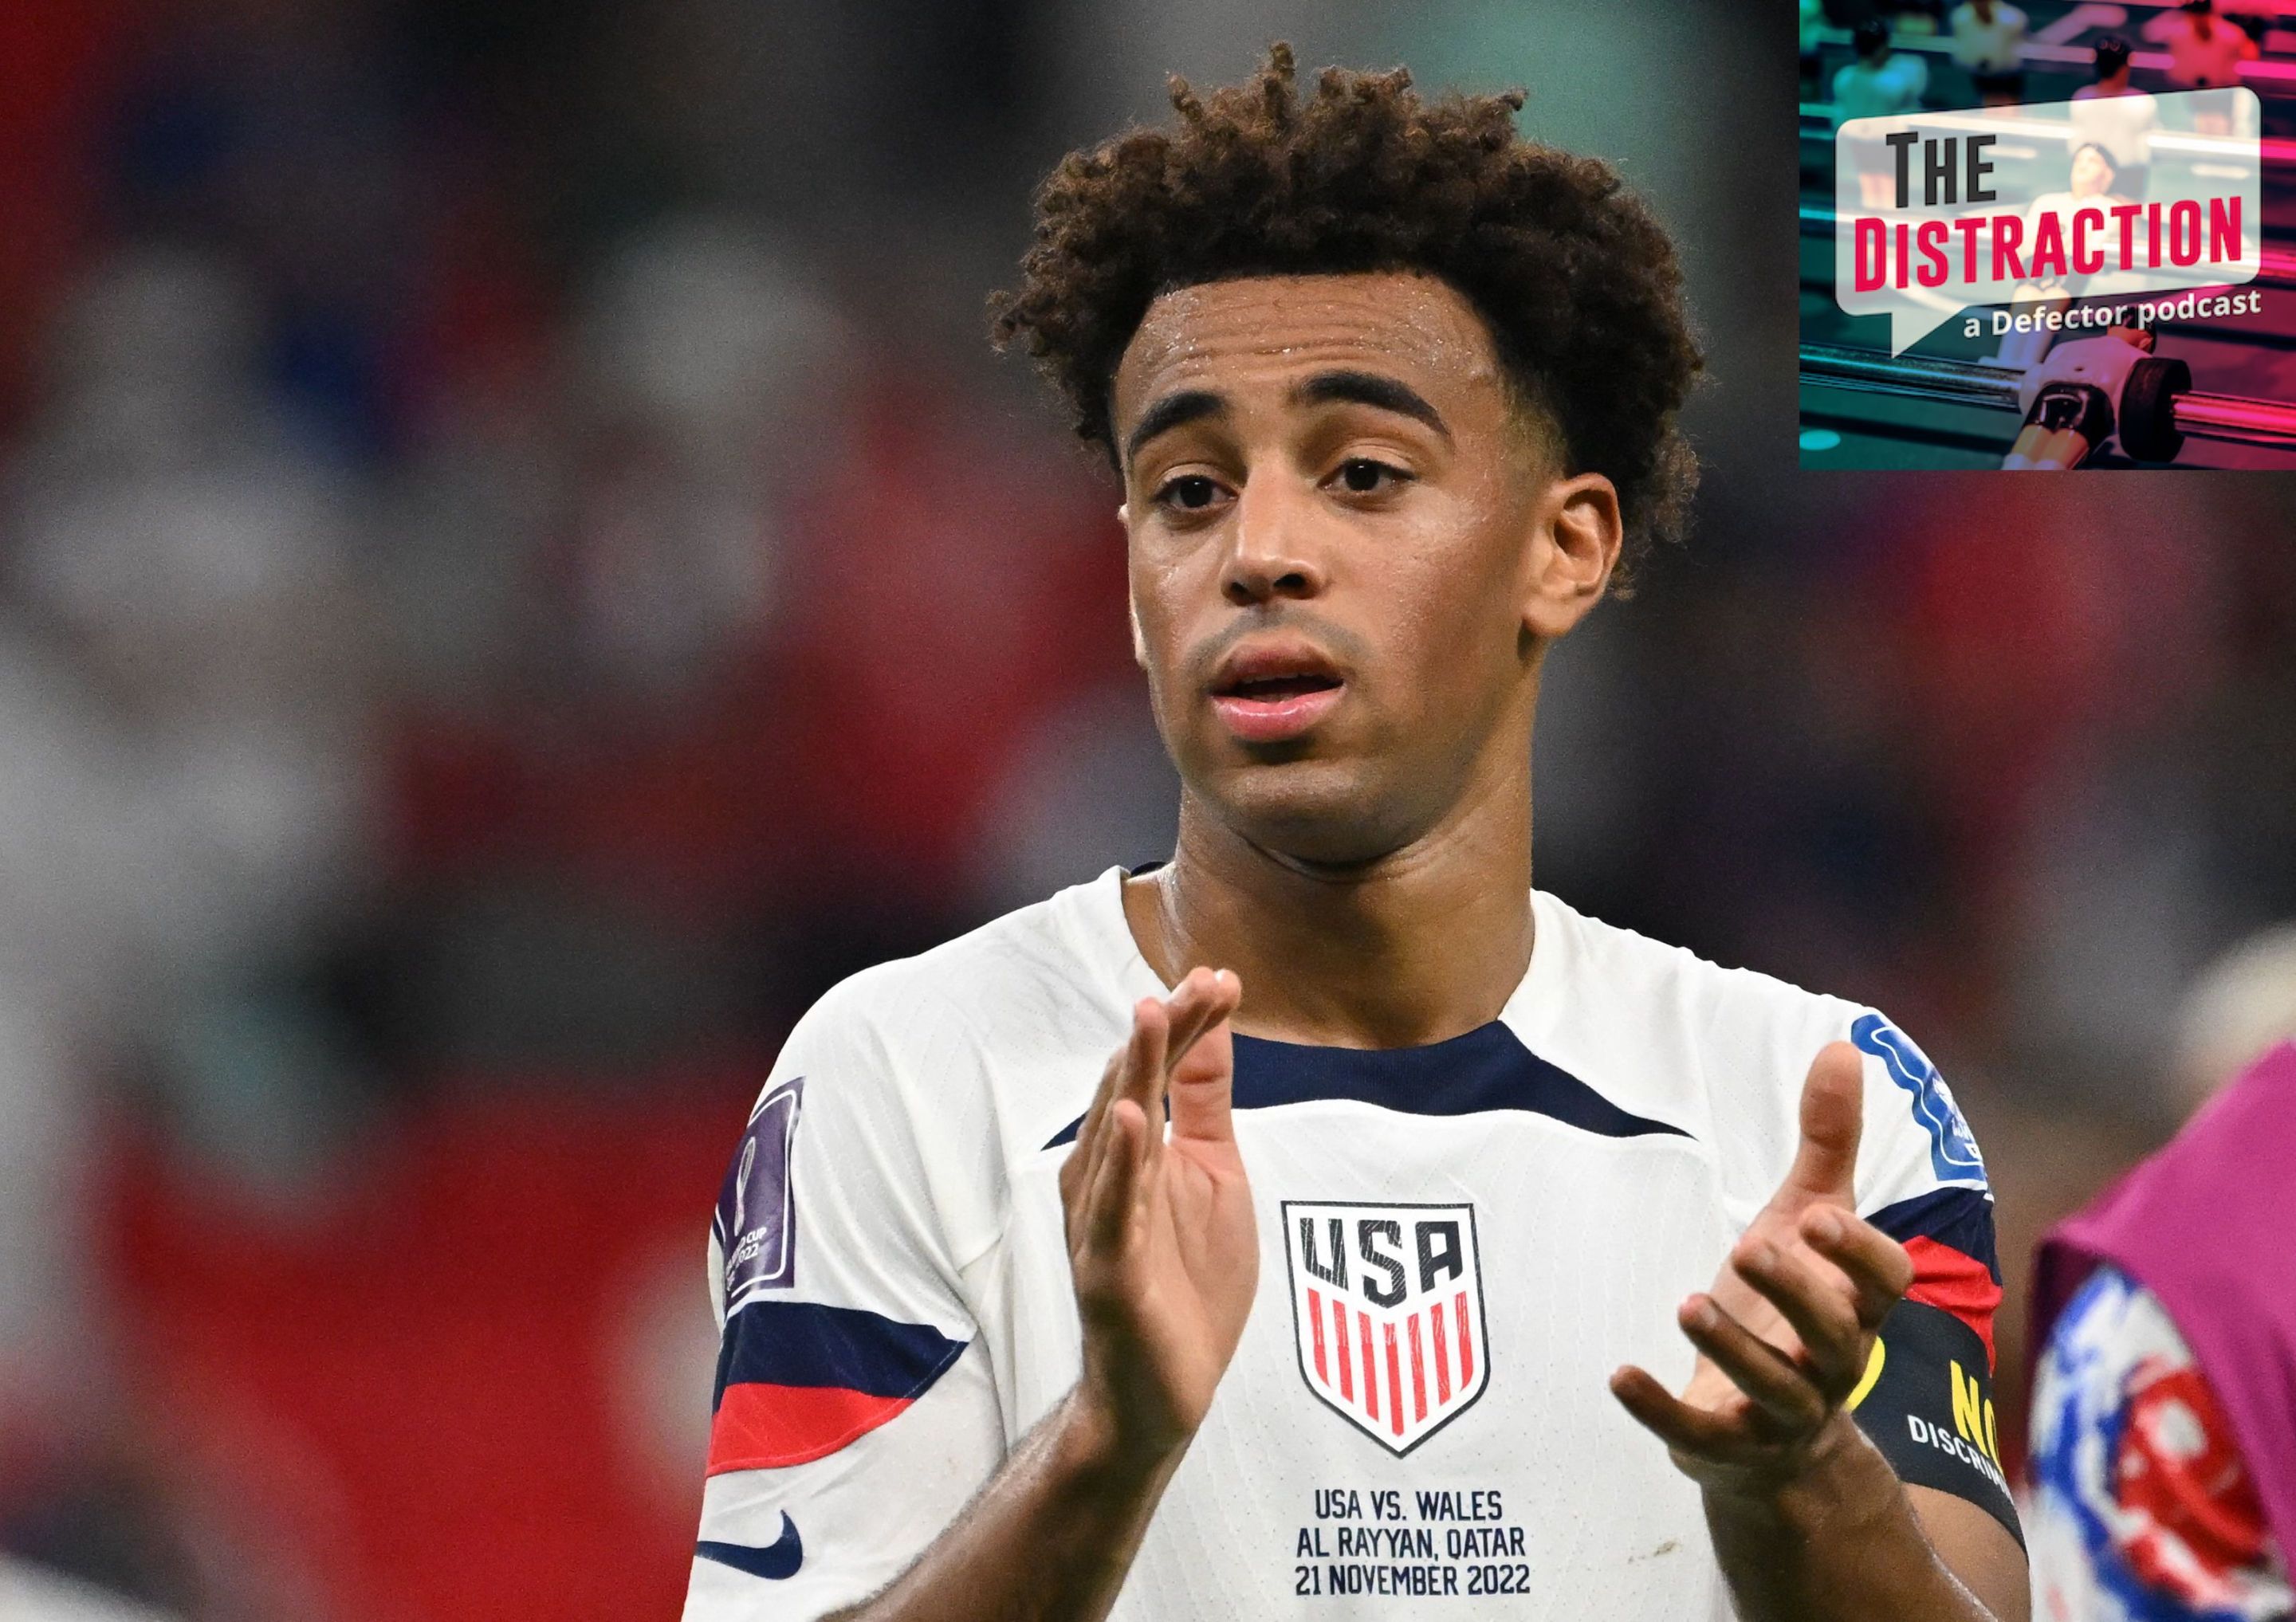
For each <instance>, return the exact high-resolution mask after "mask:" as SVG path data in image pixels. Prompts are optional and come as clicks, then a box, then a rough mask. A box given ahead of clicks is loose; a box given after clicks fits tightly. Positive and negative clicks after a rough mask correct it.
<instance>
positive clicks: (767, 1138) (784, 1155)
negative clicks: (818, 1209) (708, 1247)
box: [715, 1076, 805, 1314]
mask: <svg viewBox="0 0 2296 1622" xmlns="http://www.w3.org/2000/svg"><path fill="white" fill-rule="evenodd" d="M804 1096H805V1077H802V1076H792V1077H790V1078H789V1079H788V1080H787V1081H785V1082H783V1083H782V1084H781V1085H779V1086H776V1087H774V1088H772V1089H770V1090H769V1091H768V1092H767V1094H766V1095H765V1096H764V1097H763V1098H761V1099H759V1100H758V1107H757V1108H756V1109H755V1110H751V1111H750V1125H749V1126H748V1128H747V1130H745V1131H744V1132H743V1133H742V1146H741V1147H740V1148H739V1149H737V1150H736V1151H734V1163H733V1165H731V1166H730V1167H727V1168H726V1182H725V1185H724V1186H723V1187H722V1188H721V1189H719V1191H718V1193H717V1220H716V1224H715V1226H716V1230H717V1243H718V1245H719V1247H720V1248H721V1250H722V1253H723V1254H724V1256H725V1257H726V1272H725V1279H724V1283H725V1290H726V1311H727V1312H728V1313H729V1314H730V1313H732V1312H733V1311H734V1309H735V1308H737V1307H740V1306H741V1305H742V1301H743V1300H744V1299H745V1298H748V1297H749V1296H750V1294H751V1293H753V1292H754V1291H757V1290H775V1289H787V1288H788V1287H789V1286H790V1285H791V1284H794V1283H796V1282H797V1208H796V1201H795V1196H794V1192H793V1190H792V1189H791V1184H790V1150H791V1147H792V1146H793V1145H794V1143H796V1140H797V1113H798V1106H799V1103H800V1102H802V1100H803V1098H804Z"/></svg>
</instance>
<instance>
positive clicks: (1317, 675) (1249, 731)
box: [1210, 642, 1347, 743]
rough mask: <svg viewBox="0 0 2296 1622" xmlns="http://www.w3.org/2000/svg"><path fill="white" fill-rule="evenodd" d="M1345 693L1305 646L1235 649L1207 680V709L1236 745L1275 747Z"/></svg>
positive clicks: (1335, 674)
mask: <svg viewBox="0 0 2296 1622" xmlns="http://www.w3.org/2000/svg"><path fill="white" fill-rule="evenodd" d="M1346 689H1347V680H1346V678H1345V677H1344V676H1341V674H1340V672H1339V669H1338V668H1337V667H1335V666H1334V665H1333V663H1332V661H1331V660H1330V659H1327V658H1325V657H1324V654H1323V653H1322V652H1321V651H1319V650H1318V649H1316V648H1315V647H1313V646H1311V645H1309V644H1308V643H1299V642H1285V643H1259V644H1257V645H1247V646H1240V647H1237V648H1235V649H1234V650H1232V651H1230V652H1229V654H1228V656H1227V657H1226V659H1223V660H1221V661H1220V666H1219V668H1218V670H1217V671H1216V672H1215V673H1214V674H1213V676H1212V680H1211V686H1210V692H1211V702H1212V709H1213V711H1214V713H1216V714H1217V715H1218V717H1220V720H1221V721H1222V722H1223V723H1224V724H1225V725H1226V727H1227V729H1228V731H1229V732H1230V733H1233V734H1234V736H1235V737H1236V738H1237V739H1238V740H1239V741H1242V742H1246V743H1280V742H1283V741H1288V740H1290V739H1292V738H1297V737H1299V736H1300V735H1301V734H1302V733H1306V732H1307V731H1308V729H1309V728H1310V727H1312V726H1314V725H1315V724H1316V722H1318V721H1320V720H1322V719H1323V718H1324V716H1325V715H1327V714H1329V713H1330V712H1331V710H1332V709H1333V706H1335V705H1336V704H1338V702H1339V701H1340V698H1341V694H1342V693H1343V692H1345V691H1346Z"/></svg>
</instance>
